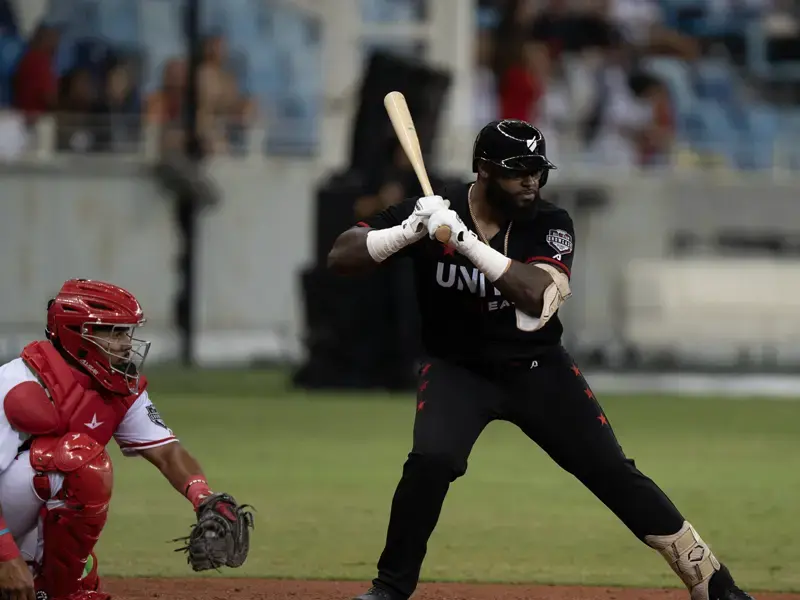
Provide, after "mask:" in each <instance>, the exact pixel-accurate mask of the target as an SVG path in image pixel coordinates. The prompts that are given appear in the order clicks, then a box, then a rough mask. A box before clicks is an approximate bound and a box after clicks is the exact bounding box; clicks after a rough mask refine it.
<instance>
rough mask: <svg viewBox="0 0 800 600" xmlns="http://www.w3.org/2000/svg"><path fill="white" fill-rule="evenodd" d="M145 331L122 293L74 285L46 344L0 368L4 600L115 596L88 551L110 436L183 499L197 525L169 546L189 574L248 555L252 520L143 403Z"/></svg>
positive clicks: (57, 306) (108, 469)
mask: <svg viewBox="0 0 800 600" xmlns="http://www.w3.org/2000/svg"><path fill="white" fill-rule="evenodd" d="M142 324H144V316H143V313H142V309H141V307H140V305H139V302H138V301H137V300H136V298H134V297H133V296H132V295H131V294H130V293H128V292H127V291H125V290H123V289H122V288H119V287H117V286H114V285H110V284H107V283H102V282H99V281H89V280H85V279H73V280H70V281H67V282H66V283H64V285H63V286H62V288H61V290H60V291H59V293H58V295H57V296H56V297H55V298H54V299H52V300H50V302H49V303H48V305H47V328H46V337H47V339H46V340H42V341H36V342H33V343H31V344H29V345H27V346H26V347H25V348H24V350H23V351H22V354H21V356H20V357H19V358H16V359H14V360H12V361H10V362H8V363H6V364H4V365H2V366H0V400H2V403H0V407H2V410H0V511H2V514H1V515H0V599H6V598H9V599H20V600H22V599H25V600H33V599H34V598H35V599H36V600H108V599H110V598H111V596H109V595H108V594H107V593H104V592H102V591H100V580H99V578H98V574H97V557H96V556H95V555H94V552H93V550H94V547H95V544H96V543H97V541H98V539H99V538H100V534H101V533H102V531H103V527H104V526H105V524H106V519H107V517H108V507H109V501H110V500H111V491H112V465H111V459H110V457H109V455H108V453H107V452H106V445H107V444H108V442H109V441H110V440H111V438H112V437H113V438H114V439H115V441H116V442H117V444H118V445H119V446H120V448H121V450H122V452H123V454H125V455H127V456H143V457H144V458H146V459H147V460H148V461H149V462H151V463H152V464H153V465H155V467H156V468H157V469H158V470H159V471H161V473H162V474H163V475H164V477H166V479H167V481H169V482H170V483H171V484H172V486H173V487H174V488H175V489H176V490H178V491H179V492H180V493H181V494H183V495H184V496H185V497H186V498H187V500H189V502H191V504H192V507H193V508H194V510H195V513H196V517H197V522H196V524H194V525H193V526H192V530H191V531H190V533H189V535H188V536H187V537H185V538H182V540H183V541H184V542H185V545H184V546H182V547H179V548H178V549H177V551H184V552H186V553H187V556H188V562H189V564H191V565H192V568H193V569H194V570H195V571H202V570H206V569H216V568H219V567H222V566H228V567H239V566H240V565H242V564H243V563H244V561H245V559H246V558H247V553H248V550H249V530H250V528H251V527H252V526H253V517H252V513H251V512H249V511H248V510H247V506H241V505H238V504H237V503H236V500H234V499H233V497H231V496H229V495H228V494H224V493H214V492H212V491H211V488H210V487H209V484H208V481H207V480H206V477H205V475H203V471H202V469H201V467H200V465H199V464H198V462H197V460H195V459H194V458H193V457H192V456H191V455H190V454H189V452H187V451H186V449H185V448H184V447H183V446H182V445H181V444H180V443H179V442H178V440H177V438H176V437H175V435H174V434H173V432H172V431H171V430H170V429H169V428H168V427H167V425H166V424H165V423H164V421H163V420H162V418H161V416H160V415H159V413H158V410H157V409H156V407H155V406H154V405H153V404H152V402H151V401H150V397H149V396H148V393H147V381H146V379H145V378H144V377H143V376H142V375H141V372H142V365H143V363H144V360H145V357H146V356H147V352H148V350H149V347H150V343H149V342H146V341H143V340H139V339H136V338H134V337H133V335H134V330H135V328H136V327H137V326H141V325H142ZM174 541H178V540H174Z"/></svg>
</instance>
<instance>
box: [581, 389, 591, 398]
mask: <svg viewBox="0 0 800 600" xmlns="http://www.w3.org/2000/svg"><path fill="white" fill-rule="evenodd" d="M583 393H584V394H586V397H587V398H594V392H592V390H590V389H589V388H586V389H585V390H583Z"/></svg>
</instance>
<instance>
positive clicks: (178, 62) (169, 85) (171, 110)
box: [146, 58, 188, 150]
mask: <svg viewBox="0 0 800 600" xmlns="http://www.w3.org/2000/svg"><path fill="white" fill-rule="evenodd" d="M187 67H188V65H187V62H186V60H185V59H183V58H173V59H172V60H170V61H168V62H167V63H166V64H165V65H164V68H163V70H162V74H161V88H160V89H159V90H158V91H157V92H155V93H154V94H152V95H151V96H150V97H149V98H148V99H147V106H146V120H147V122H148V123H150V124H153V125H157V126H159V127H160V128H161V146H162V148H163V149H165V150H182V149H183V148H184V135H183V127H184V124H183V119H184V110H183V108H184V104H185V102H186V85H187Z"/></svg>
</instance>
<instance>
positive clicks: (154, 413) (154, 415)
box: [147, 404, 168, 429]
mask: <svg viewBox="0 0 800 600" xmlns="http://www.w3.org/2000/svg"><path fill="white" fill-rule="evenodd" d="M147 416H148V417H149V418H150V420H151V421H152V422H153V424H155V425H158V426H159V427H163V428H164V429H168V427H167V424H166V423H165V422H164V419H162V418H161V415H160V414H159V412H158V409H157V408H156V407H155V406H154V405H152V404H150V405H149V406H148V407H147Z"/></svg>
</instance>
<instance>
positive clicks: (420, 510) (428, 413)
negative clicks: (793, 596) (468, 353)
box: [373, 348, 684, 597]
mask: <svg viewBox="0 0 800 600" xmlns="http://www.w3.org/2000/svg"><path fill="white" fill-rule="evenodd" d="M498 419H499V420H504V421H509V422H511V423H514V424H515V425H517V426H518V427H519V428H520V429H521V430H522V431H523V432H524V433H525V434H526V435H527V436H528V437H529V438H530V439H531V440H533V441H534V442H536V443H537V444H538V445H539V446H540V447H541V448H542V449H543V450H544V451H545V452H547V453H548V454H549V455H550V457H551V458H552V459H553V460H554V461H555V462H556V463H557V464H558V465H560V466H561V467H562V468H563V469H565V470H566V471H568V472H569V473H572V474H573V475H574V476H575V477H576V478H578V480H580V481H581V482H582V483H583V484H584V485H585V486H586V487H587V488H588V489H589V490H590V491H591V492H592V493H593V494H594V495H595V496H596V497H597V498H599V499H600V500H601V501H602V502H603V503H604V504H605V505H606V506H607V507H608V508H609V509H610V510H611V511H612V512H613V513H614V514H615V515H616V516H617V517H618V518H619V519H620V520H621V521H622V522H623V523H624V524H625V525H626V526H627V527H628V528H629V529H630V530H631V531H632V532H633V534H634V535H636V536H637V537H638V538H639V539H640V540H642V541H644V537H645V536H647V535H669V534H673V533H675V532H677V531H678V530H679V529H680V528H681V527H682V525H683V522H684V518H683V516H682V515H681V514H680V512H679V511H678V509H677V508H676V507H675V506H674V505H673V504H672V502H671V501H670V500H669V498H668V497H667V496H666V494H665V493H664V492H663V491H661V489H659V487H658V486H657V485H656V484H655V483H654V482H653V481H652V480H651V479H649V478H648V477H646V476H645V475H643V474H642V473H641V472H640V471H639V470H638V469H637V468H636V465H635V464H634V461H633V460H631V459H629V458H627V457H626V456H625V454H624V453H623V451H622V448H621V447H620V445H619V443H618V442H617V438H616V437H615V435H614V431H613V430H612V428H611V424H610V423H609V421H608V419H607V418H606V417H605V414H604V413H603V409H602V408H601V407H600V405H599V404H598V402H597V399H596V398H595V397H594V393H593V392H592V390H591V388H590V387H589V385H588V384H587V383H586V380H585V379H584V378H583V375H582V374H581V372H580V370H579V369H578V367H577V366H575V363H574V362H573V360H572V359H571V357H570V356H569V354H568V353H567V352H566V351H565V350H564V349H563V348H558V349H554V350H553V351H552V352H548V353H547V354H545V355H543V356H541V357H540V358H538V359H537V360H536V362H533V361H526V362H524V363H516V364H505V365H502V366H494V367H482V368H479V369H476V368H466V367H464V366H459V365H456V364H453V363H449V362H445V361H442V360H432V361H431V362H429V363H426V364H425V365H424V366H423V367H422V369H421V370H420V382H419V391H418V395H417V414H416V419H415V421H414V443H413V448H412V450H411V452H410V453H409V455H408V460H407V461H406V463H405V465H404V466H403V475H402V478H401V479H400V482H399V484H398V485H397V489H396V491H395V494H394V498H393V500H392V508H391V516H390V519H389V528H388V532H387V536H386V546H385V548H384V550H383V553H382V554H381V557H380V560H379V561H378V577H377V578H376V579H375V580H374V581H373V583H374V584H375V585H378V586H380V587H383V588H386V589H388V590H390V591H393V592H395V593H396V594H399V595H401V596H403V597H408V596H410V595H411V594H412V593H413V591H414V589H415V588H416V586H417V582H418V580H419V575H420V569H421V567H422V562H423V559H424V558H425V554H426V551H427V544H428V539H429V538H430V536H431V534H432V533H433V530H434V528H435V527H436V523H437V521H438V520H439V514H440V512H441V509H442V504H443V503H444V499H445V496H446V494H447V490H448V488H449V487H450V484H451V483H452V482H453V481H455V480H456V479H457V478H458V477H460V476H462V475H464V473H465V472H466V470H467V459H468V457H469V454H470V451H471V450H472V446H473V445H474V444H475V441H476V440H477V439H478V436H479V435H480V434H481V432H482V431H483V429H484V428H485V427H486V425H488V424H489V423H490V422H491V421H493V420H498Z"/></svg>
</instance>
